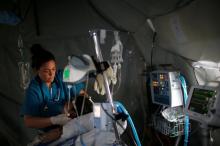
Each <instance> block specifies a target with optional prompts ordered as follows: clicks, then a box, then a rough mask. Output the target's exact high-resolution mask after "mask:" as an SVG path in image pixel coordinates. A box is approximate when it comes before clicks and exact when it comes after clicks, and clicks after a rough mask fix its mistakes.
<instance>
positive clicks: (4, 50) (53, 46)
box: [0, 0, 220, 145]
mask: <svg viewBox="0 0 220 146" xmlns="http://www.w3.org/2000/svg"><path fill="white" fill-rule="evenodd" d="M14 2H15V3H18V2H19V1H13V2H12V1H11V4H14ZM29 2H30V1H28V0H20V3H19V4H20V7H21V12H20V13H21V14H22V16H23V15H24V14H25V12H26V10H27V8H28V7H29V6H30V10H29V11H28V13H27V14H26V17H25V20H24V21H23V22H22V23H20V24H19V25H17V26H9V25H6V24H0V67H1V70H0V81H1V82H0V109H1V110H0V115H1V116H0V126H1V127H0V139H4V140H2V141H0V145H4V143H7V142H10V145H26V144H27V143H28V142H30V140H31V139H32V138H33V136H34V135H35V134H36V131H35V130H34V129H29V128H26V127H25V125H24V122H23V119H22V117H20V116H19V111H20V107H21V104H22V103H23V99H24V90H23V89H21V88H20V87H19V84H20V76H19V69H18V62H19V61H21V59H22V57H21V56H20V53H19V51H18V47H17V39H18V36H19V35H21V36H22V38H23V42H24V48H23V51H24V60H25V61H27V62H29V61H30V52H29V47H30V46H31V45H32V44H34V43H40V44H42V46H44V47H45V48H46V49H48V50H49V51H51V52H52V53H54V55H55V56H56V60H57V63H58V68H61V69H62V68H63V67H64V66H65V65H66V64H67V57H68V56H69V55H72V54H76V55H80V54H89V55H93V56H95V50H94V42H93V40H92V38H91V36H90V35H89V33H88V31H89V30H94V29H95V30H97V33H98V34H99V30H100V29H106V30H107V37H106V39H105V41H106V42H105V44H102V45H101V49H102V53H103V56H104V59H106V60H110V49H111V47H112V46H113V45H114V35H113V31H114V30H117V31H119V35H120V38H121V41H122V43H123V46H124V49H123V59H124V61H123V63H122V70H121V75H122V76H121V84H120V87H119V88H118V89H117V87H118V86H119V85H116V87H115V90H114V91H115V94H114V96H113V97H114V99H115V100H118V101H120V102H121V103H123V105H124V106H125V107H126V108H127V110H128V112H129V113H130V115H131V117H132V119H133V121H134V124H135V126H136V128H137V131H138V134H139V136H140V139H141V140H142V142H143V143H144V145H147V144H149V145H150V144H151V145H153V142H155V141H154V140H155V136H153V134H149V132H148V131H147V130H146V129H147V128H149V125H148V124H149V123H148V122H149V121H150V119H151V117H150V114H151V113H150V111H149V107H150V106H151V105H150V103H149V100H150V96H149V93H148V92H147V87H146V86H149V85H148V84H147V78H148V76H147V73H148V72H149V71H150V70H149V68H148V67H149V66H150V65H151V64H152V65H154V66H160V65H161V64H171V65H172V68H174V69H176V70H179V71H181V73H183V74H184V75H185V77H186V79H187V85H188V88H189V87H190V86H191V85H195V84H197V83H196V78H195V76H194V71H193V68H192V67H191V60H200V59H207V60H212V61H216V62H218V61H219V55H218V53H219V49H218V46H219V34H220V33H219V28H218V26H219V19H218V12H219V10H218V4H219V2H218V0H213V1H208V0H200V1H190V0H167V1H164V0H161V1H154V0H138V1H136V0H135V1H134V0H122V1H118V0H102V1H98V0H74V1H72V0H66V1H65V2H63V1H60V0H47V1H45V0H38V1H35V5H34V3H32V4H31V5H30V3H29ZM187 3H188V4H189V5H186V6H185V4H187ZM0 4H1V2H0ZM181 6H185V7H181ZM9 9H11V8H10V7H8V6H6V5H5V10H9ZM1 10H4V4H3V5H2V6H1ZM147 18H150V19H151V20H152V22H153V25H154V27H155V29H156V32H157V36H156V42H155V47H154V48H153V49H152V37H153V32H152V30H151V29H150V27H149V25H148V23H147V22H146V19H147ZM162 69H163V68H162ZM93 82H94V79H90V82H89V88H88V93H89V94H90V95H91V96H92V98H93V99H94V100H95V101H97V102H101V101H103V100H105V97H104V96H99V95H97V94H96V93H95V91H94V90H93ZM150 128H151V127H150ZM218 135H219V134H218V132H216V133H214V136H215V137H218ZM196 138H197V137H196V135H193V138H192V139H193V140H192V141H190V143H191V144H193V143H194V144H195V143H197V142H198V141H196ZM156 141H157V140H156ZM218 143H219V141H218V140H216V141H215V143H214V144H216V145H218Z"/></svg>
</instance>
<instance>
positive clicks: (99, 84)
mask: <svg viewBox="0 0 220 146" xmlns="http://www.w3.org/2000/svg"><path fill="white" fill-rule="evenodd" d="M103 74H105V75H106V76H107V78H108V82H109V85H110V84H111V83H112V84H114V85H115V84H116V82H117V79H116V77H115V76H114V74H113V70H112V67H111V66H110V67H109V68H108V69H107V70H106V71H104V72H103ZM94 90H95V91H96V92H97V93H98V94H101V95H104V94H105V85H104V79H103V75H102V74H98V75H97V76H96V81H95V83H94Z"/></svg>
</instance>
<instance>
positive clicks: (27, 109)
mask: <svg viewBox="0 0 220 146" xmlns="http://www.w3.org/2000/svg"><path fill="white" fill-rule="evenodd" d="M31 53H32V58H31V59H32V68H33V70H34V71H36V76H35V77H34V78H33V79H32V81H31V82H30V84H29V87H28V89H27V90H26V94H25V100H24V104H23V106H22V110H21V115H23V117H24V123H25V125H26V126H27V127H30V128H36V129H40V130H41V131H43V134H42V135H41V136H39V139H38V141H41V143H48V142H52V141H54V140H56V139H58V138H59V137H60V136H61V134H62V126H63V125H64V124H66V123H67V122H68V121H69V120H71V118H69V117H68V114H67V113H65V112H64V111H66V110H64V109H65V107H66V106H65V103H66V102H67V101H68V99H67V98H68V96H67V95H68V93H67V91H68V90H67V87H66V85H65V84H64V83H63V82H62V76H63V75H62V72H61V71H57V67H56V61H55V57H54V55H53V54H52V53H51V52H49V51H47V50H45V49H43V48H42V47H41V45H39V44H35V45H33V46H32V47H31ZM83 88H84V84H83V83H79V84H75V85H74V87H73V88H72V90H71V95H73V96H75V95H80V94H81V93H83Z"/></svg>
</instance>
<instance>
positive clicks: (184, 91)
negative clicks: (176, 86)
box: [179, 75, 189, 146]
mask: <svg viewBox="0 0 220 146" xmlns="http://www.w3.org/2000/svg"><path fill="white" fill-rule="evenodd" d="M179 79H180V81H181V85H182V88H183V95H184V96H183V97H184V105H186V101H187V99H188V95H187V88H186V81H185V78H184V77H183V76H182V75H180V77H179ZM184 134H185V138H184V146H187V143H188V137H189V116H188V115H185V127H184Z"/></svg>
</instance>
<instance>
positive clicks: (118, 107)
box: [114, 102, 141, 146]
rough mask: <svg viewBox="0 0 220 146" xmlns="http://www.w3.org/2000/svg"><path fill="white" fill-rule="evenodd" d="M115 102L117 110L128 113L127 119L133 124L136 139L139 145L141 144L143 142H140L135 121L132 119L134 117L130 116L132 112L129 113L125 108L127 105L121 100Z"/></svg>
mask: <svg viewBox="0 0 220 146" xmlns="http://www.w3.org/2000/svg"><path fill="white" fill-rule="evenodd" d="M114 103H115V104H116V106H117V110H118V112H119V113H120V112H123V113H124V114H126V115H128V119H127V120H128V123H129V124H130V126H131V129H132V132H133V134H134V138H135V141H136V143H137V145H138V146H141V143H140V140H139V137H138V134H137V131H136V129H135V126H134V123H133V121H132V119H131V117H130V114H129V113H128V111H127V110H126V109H125V107H124V106H123V105H122V104H121V103H120V102H114Z"/></svg>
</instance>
